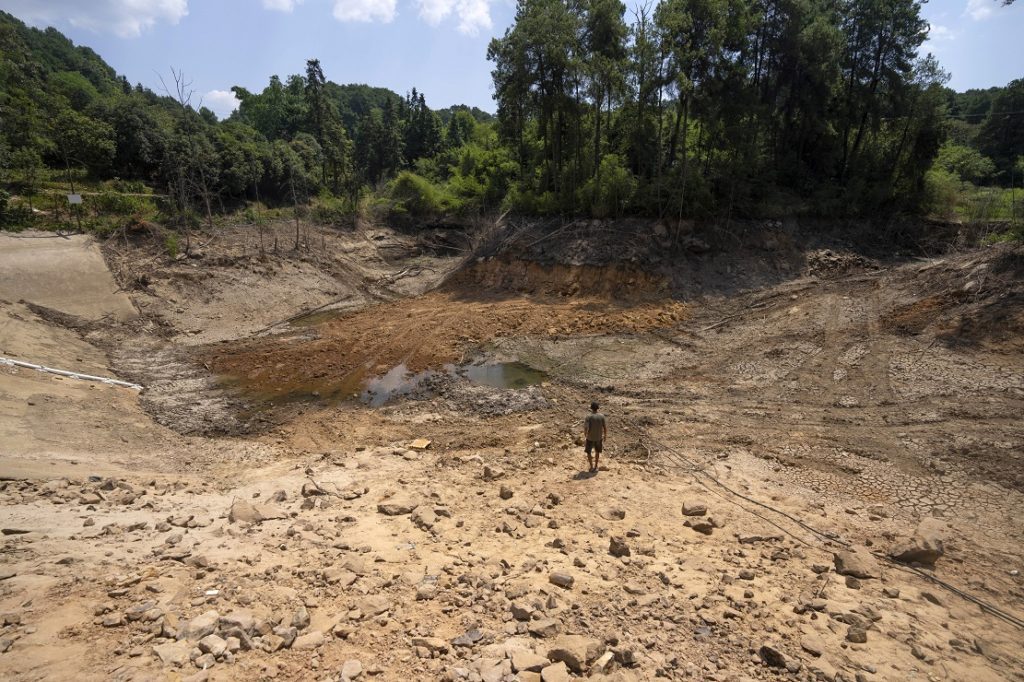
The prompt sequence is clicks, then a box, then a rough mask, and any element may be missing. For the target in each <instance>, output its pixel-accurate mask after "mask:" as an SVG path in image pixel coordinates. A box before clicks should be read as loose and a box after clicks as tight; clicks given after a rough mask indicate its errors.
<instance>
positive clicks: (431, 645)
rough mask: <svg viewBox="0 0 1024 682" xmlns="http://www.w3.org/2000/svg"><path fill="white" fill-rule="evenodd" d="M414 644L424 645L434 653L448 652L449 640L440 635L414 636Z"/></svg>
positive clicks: (415, 645) (416, 645)
mask: <svg viewBox="0 0 1024 682" xmlns="http://www.w3.org/2000/svg"><path fill="white" fill-rule="evenodd" d="M412 645H413V646H414V647H423V648H424V649H426V650H427V651H429V652H430V653H432V654H444V653H448V642H446V641H444V640H443V639H441V638H440V637H413V638H412Z"/></svg>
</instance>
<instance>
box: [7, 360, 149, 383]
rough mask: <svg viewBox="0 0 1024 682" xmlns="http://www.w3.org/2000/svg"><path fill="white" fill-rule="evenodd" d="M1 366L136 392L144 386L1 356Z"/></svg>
mask: <svg viewBox="0 0 1024 682" xmlns="http://www.w3.org/2000/svg"><path fill="white" fill-rule="evenodd" d="M0 365H9V366H12V367H25V368H28V369H34V370H37V371H39V372H49V373H50V374H57V375H60V376H62V377H70V378H72V379H83V380H85V381H98V382H100V383H101V384H107V385H109V386H123V387H124V388H131V389H134V390H136V391H141V390H142V386H141V385H140V384H133V383H131V382H130V381H121V380H120V379H110V378H109V377H98V376H93V375H92V374H81V373H80V372H69V371H68V370H66V369H54V368H53V367H46V366H45V365H36V364H33V363H31V362H24V361H22V360H13V359H11V358H5V357H3V356H2V355H0Z"/></svg>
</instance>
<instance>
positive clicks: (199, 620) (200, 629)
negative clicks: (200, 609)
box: [178, 611, 220, 642]
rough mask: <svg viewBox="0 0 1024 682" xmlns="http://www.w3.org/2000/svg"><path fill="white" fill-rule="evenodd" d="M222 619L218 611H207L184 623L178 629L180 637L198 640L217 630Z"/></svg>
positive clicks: (192, 640) (193, 640)
mask: <svg viewBox="0 0 1024 682" xmlns="http://www.w3.org/2000/svg"><path fill="white" fill-rule="evenodd" d="M219 621H220V614H219V613H217V612H216V611H207V612H206V613H203V614H202V615H199V616H196V617H195V618H193V619H192V620H190V621H189V622H188V623H186V624H185V625H183V626H182V627H181V629H180V630H179V631H178V639H185V640H188V641H190V642H198V641H199V640H201V639H202V638H203V637H206V636H207V635H212V634H213V633H214V632H216V630H217V623H218V622H219Z"/></svg>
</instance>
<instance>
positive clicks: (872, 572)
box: [832, 547, 881, 579]
mask: <svg viewBox="0 0 1024 682" xmlns="http://www.w3.org/2000/svg"><path fill="white" fill-rule="evenodd" d="M832 561H833V562H834V563H835V566H836V573H838V574H839V575H852V576H853V577H854V578H861V579H867V578H877V577H879V576H880V575H881V570H880V569H879V567H878V562H877V561H876V560H875V557H874V556H872V555H871V552H869V551H868V550H867V549H866V548H864V547H855V548H853V549H852V550H843V551H841V552H836V553H835V554H833V555H832Z"/></svg>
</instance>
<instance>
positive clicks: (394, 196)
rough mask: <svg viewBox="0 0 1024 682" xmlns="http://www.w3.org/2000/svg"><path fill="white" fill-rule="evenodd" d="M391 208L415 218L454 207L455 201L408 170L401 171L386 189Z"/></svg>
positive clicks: (435, 213) (435, 214) (428, 181)
mask: <svg viewBox="0 0 1024 682" xmlns="http://www.w3.org/2000/svg"><path fill="white" fill-rule="evenodd" d="M388 196H389V197H390V199H391V210H392V212H394V213H399V214H407V215H410V216H413V217H417V218H423V217H429V216H437V215H440V214H442V213H445V212H446V211H448V210H449V209H451V208H453V207H454V204H455V202H454V201H453V200H452V198H451V197H450V196H448V195H447V193H446V192H445V191H444V190H443V189H442V188H440V187H437V186H436V185H434V184H433V183H431V182H430V180H427V179H426V178H424V177H422V176H420V175H416V174H415V173H412V172H410V171H402V172H401V173H399V174H398V176H397V177H396V178H395V179H394V180H393V181H392V183H391V186H390V188H389V190H388Z"/></svg>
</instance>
